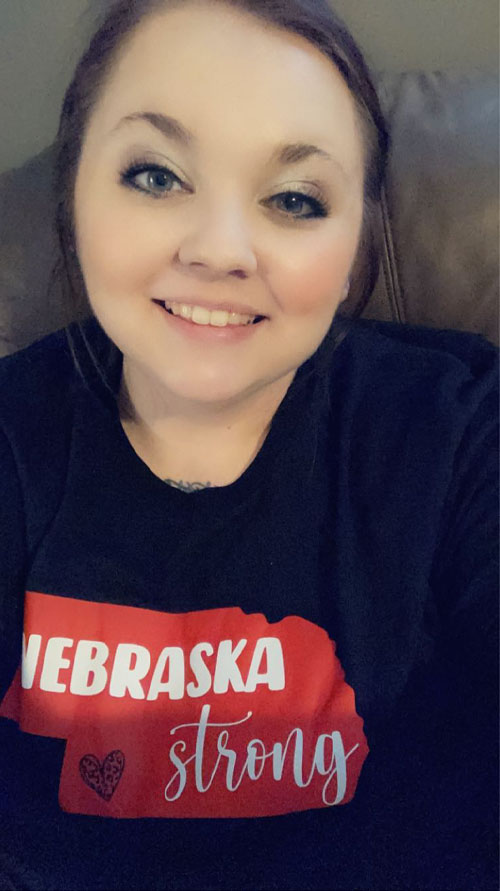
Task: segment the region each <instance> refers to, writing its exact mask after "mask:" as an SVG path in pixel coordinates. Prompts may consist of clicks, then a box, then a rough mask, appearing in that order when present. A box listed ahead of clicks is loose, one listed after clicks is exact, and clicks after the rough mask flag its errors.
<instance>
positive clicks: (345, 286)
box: [341, 278, 351, 303]
mask: <svg viewBox="0 0 500 891" xmlns="http://www.w3.org/2000/svg"><path fill="white" fill-rule="evenodd" d="M350 284H351V279H350V278H348V279H347V281H346V283H345V285H344V290H343V292H342V300H341V302H342V303H343V302H344V300H346V299H347V295H348V293H349V287H350Z"/></svg>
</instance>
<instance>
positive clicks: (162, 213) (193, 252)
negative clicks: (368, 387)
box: [74, 3, 363, 408]
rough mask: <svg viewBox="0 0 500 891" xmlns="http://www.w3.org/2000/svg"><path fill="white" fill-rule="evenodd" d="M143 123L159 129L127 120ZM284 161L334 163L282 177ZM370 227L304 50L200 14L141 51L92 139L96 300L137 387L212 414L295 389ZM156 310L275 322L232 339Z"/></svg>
mask: <svg viewBox="0 0 500 891" xmlns="http://www.w3.org/2000/svg"><path fill="white" fill-rule="evenodd" d="M144 112H149V113H153V114H154V115H155V118H154V120H156V122H157V126H154V125H153V123H151V122H148V121H147V120H146V119H144V118H143V119H140V118H139V117H136V119H135V120H128V121H126V120H125V118H127V117H129V116H130V115H136V116H137V115H138V113H140V114H142V113H144ZM162 116H167V117H168V118H175V119H176V120H177V121H178V122H180V124H181V125H182V128H183V129H184V131H189V133H190V134H191V137H190V139H189V142H187V143H185V142H183V141H182V140H181V139H180V138H176V137H175V131H174V128H173V126H172V124H171V122H170V123H169V122H168V121H166V120H165V119H164V118H162ZM162 121H163V123H162ZM167 125H168V126H167ZM289 143H290V144H291V143H306V144H312V145H314V146H317V147H318V148H320V149H321V150H322V151H323V152H325V153H326V154H327V155H328V156H329V157H324V156H323V155H320V154H319V153H313V154H310V155H309V156H307V157H303V159H302V160H300V161H298V162H296V163H280V162H279V159H278V154H279V151H280V149H281V148H282V146H283V145H284V144H289ZM136 161H139V162H141V163H142V164H143V166H144V168H146V167H147V166H148V165H149V168H150V169H149V170H145V171H144V172H134V170H133V165H134V162H136ZM155 167H156V168H162V170H156V172H155ZM151 168H153V169H151ZM283 193H292V194H288V195H287V194H283ZM297 193H302V194H301V195H298V194H297ZM362 210H363V146H362V142H361V137H360V135H359V132H358V130H357V126H356V122H355V114H354V103H353V100H352V98H351V95H350V93H349V91H348V89H347V87H346V85H345V83H344V81H343V80H342V77H341V76H340V74H339V73H338V72H337V70H336V69H335V68H334V66H333V65H332V64H331V63H330V62H329V60H328V59H327V58H326V57H325V56H323V55H322V54H321V53H320V52H319V51H316V49H315V48H314V47H313V46H312V45H311V44H309V43H308V42H307V41H306V40H305V39H303V38H302V37H300V36H298V35H293V34H290V33H288V32H285V31H279V30H277V29H275V28H271V27H266V26H265V25H264V24H261V23H260V22H258V21H257V20H256V19H255V18H254V17H252V16H251V15H250V14H247V13H245V12H242V11H240V10H234V9H233V10H231V9H230V8H229V7H226V6H223V5H221V6H209V5H205V4H203V3H199V4H198V3H196V4H188V5H186V6H185V7H181V8H178V9H175V10H170V11H168V12H166V13H162V14H160V15H159V16H158V15H157V16H155V17H154V18H151V19H148V20H146V21H145V22H144V23H143V24H142V25H141V26H140V28H139V29H138V30H137V31H136V32H135V33H134V35H133V36H132V38H131V40H130V43H129V44H128V45H126V46H125V47H124V49H123V51H122V55H121V56H120V58H119V60H118V62H117V64H116V66H115V68H114V72H113V74H112V77H111V79H110V80H109V82H108V83H107V85H106V87H105V90H104V92H103V93H102V96H101V99H100V101H99V103H98V105H97V107H96V109H95V110H94V113H93V115H92V117H91V119H90V121H89V126H88V128H87V131H86V134H85V140H84V145H83V150H82V155H81V158H80V163H79V168H78V172H77V179H76V188H75V205H74V211H75V232H76V244H77V250H78V256H79V260H80V265H81V268H82V272H83V276H84V279H85V283H86V287H87V291H88V296H89V300H90V303H91V306H92V309H93V311H94V313H95V315H96V317H97V318H98V320H99V322H100V323H101V325H102V327H103V328H104V330H105V331H106V332H107V333H108V335H109V336H110V338H111V339H112V340H113V341H114V342H115V343H116V345H117V346H118V347H119V349H120V350H121V351H122V352H123V354H124V367H126V368H127V374H128V375H129V377H130V379H131V380H132V381H133V379H134V375H135V376H136V377H137V379H141V380H142V382H143V383H144V382H147V383H149V384H150V386H151V388H152V390H154V392H155V393H156V394H160V396H163V397H164V398H165V400H166V401H167V402H168V399H169V397H170V398H171V399H174V400H175V401H176V403H179V400H181V404H185V405H186V406H188V405H189V407H190V408H192V407H193V406H194V405H196V404H198V405H200V404H201V403H203V404H205V408H206V407H207V405H208V404H209V403H215V402H217V403H219V404H226V403H227V404H231V403H235V404H236V403H238V402H239V401H242V400H244V399H245V396H248V395H250V394H253V393H256V392H258V391H260V390H262V389H263V388H264V389H265V388H266V387H269V386H272V384H273V383H275V382H279V381H280V380H284V379H285V378H286V377H290V375H291V377H290V379H292V378H293V374H294V373H295V371H296V369H297V368H298V367H299V366H300V365H301V364H302V363H303V362H305V361H306V359H308V358H309V357H310V356H311V355H312V354H313V353H314V352H315V350H316V349H317V347H318V346H319V345H320V343H321V341H322V340H323V338H324V336H325V334H326V332H327V330H328V328H329V326H330V323H331V321H332V318H333V316H334V313H335V311H336V309H337V307H338V305H339V303H340V302H341V301H342V300H343V299H344V297H345V286H346V281H347V279H348V276H349V272H350V269H351V265H352V263H353V260H354V257H355V254H356V248H357V245H358V240H359V237H360V232H361V223H362ZM158 300H168V301H173V300H176V301H178V302H185V303H189V304H197V303H200V304H203V305H207V304H208V305H209V306H214V307H217V306H218V305H219V304H228V305H230V306H232V307H233V308H234V309H235V310H238V308H240V307H244V306H246V307H249V308H251V309H252V310H253V312H254V313H256V314H259V315H263V316H266V318H265V320H264V321H262V322H260V323H258V324H256V325H252V326H250V327H249V328H245V329H243V328H242V327H239V328H238V332H239V335H243V336H234V335H231V336H230V337H227V334H230V332H231V331H233V329H231V328H230V329H226V330H225V331H222V329H220V328H216V327H212V326H210V329H207V328H198V327H196V326H195V325H194V324H193V323H192V322H191V323H187V322H185V321H181V320H179V319H175V318H174V317H173V316H171V315H169V314H168V313H167V312H166V311H165V309H164V307H162V306H160V305H158V303H156V302H155V301H158ZM214 332H215V333H216V334H219V333H222V334H223V337H218V336H215V335H214ZM200 333H201V335H202V336H200ZM193 335H196V336H193Z"/></svg>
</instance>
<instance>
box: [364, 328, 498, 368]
mask: <svg viewBox="0 0 500 891" xmlns="http://www.w3.org/2000/svg"><path fill="white" fill-rule="evenodd" d="M352 335H353V336H352V344H353V345H355V346H357V347H358V348H359V346H360V345H361V344H362V345H363V347H364V349H365V350H367V351H368V353H369V356H370V359H371V360H373V359H375V360H376V359H382V358H384V357H388V358H394V359H395V360H399V361H402V362H403V363H404V364H403V367H404V368H405V369H408V371H412V370H414V369H420V370H425V369H429V370H430V371H433V370H437V371H439V370H440V369H450V370H451V369H454V370H455V371H456V373H457V375H460V373H462V374H466V375H467V374H471V375H472V376H474V377H481V376H482V375H484V374H488V373H489V372H491V371H494V370H495V368H496V367H497V366H498V362H499V353H500V351H499V348H498V347H497V346H496V345H495V344H493V343H491V341H489V340H487V339H486V337H484V336H483V335H482V334H476V333H474V332H471V331H458V330H456V329H453V328H429V327H426V326H423V325H403V324H399V323H397V322H385V321H379V320H376V319H357V320H356V321H355V322H354V325H353V327H352Z"/></svg>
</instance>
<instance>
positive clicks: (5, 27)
mask: <svg viewBox="0 0 500 891" xmlns="http://www.w3.org/2000/svg"><path fill="white" fill-rule="evenodd" d="M332 3H333V6H334V8H335V9H337V11H338V12H339V14H340V15H341V16H343V18H344V19H345V21H346V23H347V24H348V25H349V26H350V27H351V29H352V31H353V33H354V36H355V37H356V38H357V40H358V42H359V44H360V46H361V48H362V49H363V50H364V52H365V54H366V57H367V61H368V62H369V64H371V65H372V67H373V68H374V69H375V70H392V71H407V70H411V69H423V70H425V71H430V70H442V71H458V72H470V71H472V70H475V69H479V70H483V71H484V70H486V71H494V72H496V73H498V66H499V50H498V40H499V8H498V2H497V0H332ZM95 8H99V0H0V134H1V136H0V172H2V171H4V170H7V169H9V168H10V167H18V166H20V165H21V164H22V163H23V162H24V161H25V160H27V159H28V158H29V157H31V156H32V155H34V154H36V153H37V152H39V151H41V150H42V149H43V148H45V147H46V146H47V145H49V144H50V143H51V142H52V141H53V139H54V136H55V133H56V130H57V122H58V115H59V108H60V104H61V101H62V97H63V94H64V90H65V88H66V85H67V83H68V81H69V78H70V76H71V73H72V70H73V68H74V65H75V62H76V60H77V58H78V55H79V53H80V52H81V50H82V49H83V47H84V44H85V40H86V38H87V37H88V35H89V34H90V31H91V27H92V12H93V10H94V9H95Z"/></svg>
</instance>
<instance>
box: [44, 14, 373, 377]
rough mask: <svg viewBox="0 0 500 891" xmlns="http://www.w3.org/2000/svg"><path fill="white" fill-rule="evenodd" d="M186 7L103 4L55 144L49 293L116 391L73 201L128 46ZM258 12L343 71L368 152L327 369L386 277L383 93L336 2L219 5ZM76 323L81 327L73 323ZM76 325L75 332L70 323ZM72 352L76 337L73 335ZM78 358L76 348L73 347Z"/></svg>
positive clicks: (321, 353) (324, 360)
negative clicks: (158, 19) (93, 338)
mask: <svg viewBox="0 0 500 891" xmlns="http://www.w3.org/2000/svg"><path fill="white" fill-rule="evenodd" d="M183 2H184V0H114V2H111V3H110V2H104V0H101V4H100V5H101V6H102V9H103V13H102V16H101V18H100V23H99V24H98V26H97V29H96V30H95V32H94V34H93V36H92V38H91V40H90V42H89V45H88V48H87V49H86V50H85V52H84V53H83V55H82V56H81V58H80V60H79V62H78V64H77V66H76V69H75V73H74V75H73V78H72V80H71V83H70V84H69V86H68V88H67V90H66V93H65V96H64V100H63V104H62V109H61V115H60V120H59V129H58V133H57V137H56V141H55V144H54V152H55V163H54V171H53V190H54V196H55V204H56V219H55V226H56V232H57V239H58V244H59V249H60V252H59V257H58V259H57V260H56V262H55V264H54V267H53V269H52V273H51V279H50V284H49V287H51V285H52V284H53V282H54V280H57V282H58V284H59V287H60V289H61V292H62V295H63V300H64V304H65V306H66V307H67V310H68V327H67V333H68V331H70V330H71V329H73V330H75V327H76V328H78V329H79V333H80V337H81V339H82V342H83V343H84V344H85V348H86V349H87V350H88V352H89V356H90V358H91V360H92V363H93V365H94V366H95V367H96V369H97V370H98V372H99V375H100V377H101V379H102V380H103V382H104V384H105V385H106V386H107V387H108V389H109V384H108V383H107V380H106V370H105V368H103V367H100V366H99V362H98V360H97V359H96V357H95V355H94V354H93V353H92V350H91V349H90V345H89V344H88V343H87V340H86V338H85V335H84V333H83V331H82V328H81V324H80V320H81V319H83V318H84V317H86V316H92V315H93V312H92V309H91V307H90V303H89V301H88V296H87V292H86V287H85V282H84V279H83V275H82V272H81V269H80V264H79V262H78V257H77V253H76V248H75V238H74V218H73V196H74V187H75V180H76V174H77V169H78V163H79V158H80V153H81V150H82V144H83V139H84V133H85V130H86V127H87V124H88V121H89V118H90V116H91V113H92V111H93V109H94V107H95V106H96V104H97V102H98V100H99V97H100V94H101V92H102V90H103V89H104V87H105V84H106V81H107V79H108V78H109V76H110V73H111V71H112V69H113V65H114V63H115V60H116V58H117V56H118V53H119V52H120V50H121V49H122V46H123V44H124V42H125V40H126V39H129V38H130V36H131V35H132V33H133V31H134V29H135V28H136V27H137V26H138V25H139V24H140V23H141V22H142V21H143V20H144V19H145V18H146V17H147V16H149V15H153V14H154V13H158V12H161V11H164V10H168V9H174V8H177V7H178V6H180V5H182V3H183ZM212 2H223V3H226V4H227V5H229V6H232V7H236V8H240V9H243V10H246V11H247V12H250V13H252V14H253V15H255V16H256V17H257V18H258V19H261V20H263V21H265V22H266V23H272V24H274V25H276V26H278V27H280V28H284V29H286V30H288V31H290V32H294V33H296V34H300V35H301V36H302V37H305V38H306V39H307V40H308V41H309V42H310V43H311V44H313V45H314V46H315V47H317V48H318V49H319V50H321V52H322V53H324V54H325V55H326V56H328V58H329V59H331V61H332V63H333V64H334V65H335V66H336V68H337V69H338V71H339V72H340V74H341V75H342V77H343V78H344V81H345V82H346V84H347V86H348V88H349V90H350V92H351V94H352V96H353V99H354V103H355V113H356V120H357V124H358V127H359V131H360V133H361V137H362V141H363V146H364V202H363V222H362V228H361V234H360V239H359V245H358V250H357V253H356V257H355V259H354V262H353V266H352V269H351V278H350V293H349V298H348V300H347V302H346V303H345V304H344V306H343V305H342V304H341V305H340V307H339V308H338V310H337V313H336V314H335V317H334V319H333V322H332V326H331V328H330V330H329V332H328V333H327V335H326V337H325V338H324V341H323V342H322V344H321V346H320V348H319V349H318V351H317V356H318V357H319V358H320V359H321V362H320V363H319V364H321V365H322V367H324V368H325V369H326V367H327V366H328V364H329V360H330V358H331V353H332V350H334V349H336V347H337V346H338V345H339V343H340V341H341V340H342V339H343V338H344V337H345V334H346V333H347V329H346V326H345V324H344V325H342V324H341V325H340V326H339V325H338V324H336V323H338V322H339V321H340V322H341V321H342V320H346V321H348V320H354V319H356V318H358V317H359V316H360V315H361V313H362V312H363V310H364V308H365V306H366V304H367V302H368V300H369V299H370V296H371V294H372V292H373V289H374V287H375V284H376V282H377V278H378V274H379V265H380V256H381V244H382V232H381V226H380V214H379V205H380V199H381V192H382V187H383V183H384V177H385V170H386V164H387V156H388V151H389V133H388V128H387V125H386V122H385V119H384V115H383V112H382V109H381V106H380V102H379V98H378V95H377V91H376V89H375V86H374V83H373V80H372V76H371V74H370V71H369V68H368V65H367V63H366V62H365V59H364V57H363V54H362V53H361V51H360V49H359V48H358V46H357V44H356V42H355V40H354V38H353V37H352V35H351V33H350V31H349V30H348V28H347V27H346V25H345V24H344V22H343V21H342V19H341V18H340V17H339V16H338V15H337V14H336V13H335V12H334V11H333V10H332V8H331V6H330V4H329V0H212ZM75 319H76V320H77V321H74V320H75ZM71 322H72V323H73V324H72V325H71V326H70V323H71ZM68 339H69V341H70V346H71V336H68ZM72 352H73V357H74V358H75V351H74V347H72Z"/></svg>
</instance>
